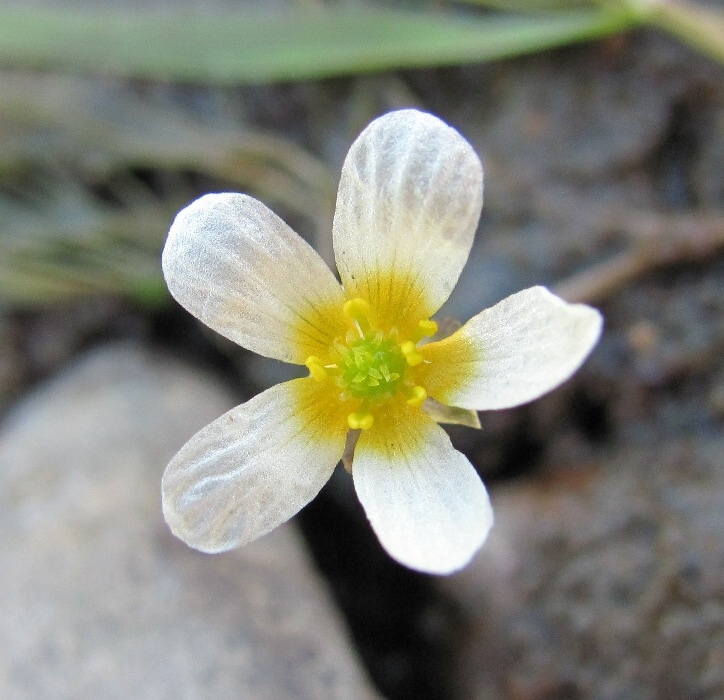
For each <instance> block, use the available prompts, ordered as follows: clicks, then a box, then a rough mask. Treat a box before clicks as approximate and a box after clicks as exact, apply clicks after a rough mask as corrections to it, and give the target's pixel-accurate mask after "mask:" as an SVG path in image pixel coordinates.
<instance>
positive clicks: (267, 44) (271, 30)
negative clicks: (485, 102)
mask: <svg viewBox="0 0 724 700" xmlns="http://www.w3.org/2000/svg"><path fill="white" fill-rule="evenodd" d="M636 21H637V20H636V19H635V16H634V15H633V14H632V13H630V12H628V11H627V10H625V9H622V8H619V9H612V8H592V9H573V10H570V11H563V12H559V13H556V14H553V15H538V16H531V17H528V16H495V15H480V14H460V15H451V14H442V13H441V14H432V13H425V14H423V13H420V12H400V11H389V10H384V9H379V8H372V7H366V8H365V7H359V8H356V9H352V8H350V9H340V8H337V9H332V8H329V9H321V8H320V10H319V11H310V10H304V11H302V10H294V11H292V10H290V11H285V12H280V13H270V14H268V15H263V16H262V15H259V14H254V15H249V14H243V13H226V14H223V13H221V14H220V13H206V14H198V13H189V12H180V11H179V12H175V13H173V14H171V13H166V14H158V13H156V14H150V13H141V12H135V13H128V12H125V13H118V12H115V13H113V12H109V11H108V10H106V9H96V8H88V9H87V10H85V11H84V12H82V13H80V12H71V11H68V10H64V11H60V10H52V9H37V8H31V7H29V8H22V9H0V65H3V66H5V67H32V68H40V69H45V70H54V71H58V70H61V71H71V72H82V73H105V74H111V75H117V76H135V77H146V78H156V79H168V80H180V81H190V82H203V83H207V84H217V85H219V84H234V83H241V82H264V81H278V80H296V79H303V78H318V77H324V76H331V75H340V74H350V73H358V72H367V71H377V70H384V69H392V68H402V67H408V68H409V67H416V66H418V67H419V66H433V65H452V64H458V63H466V62H474V61H486V60H493V59H500V58H504V57H509V56H517V55H520V54H524V53H530V52H535V51H539V50H542V49H546V48H550V47H554V46H560V45H565V44H569V43H571V42H575V41H582V40H586V39H592V38H596V37H601V36H605V35H608V34H611V33H615V32H618V31H621V30H623V29H626V28H628V27H630V26H632V25H633V24H635V23H636Z"/></svg>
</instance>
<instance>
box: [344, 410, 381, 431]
mask: <svg viewBox="0 0 724 700" xmlns="http://www.w3.org/2000/svg"><path fill="white" fill-rule="evenodd" d="M374 422H375V419H374V416H373V415H372V414H371V413H368V412H365V411H356V412H355V413H350V414H349V415H348V416H347V425H348V426H349V427H350V428H351V429H352V430H369V429H370V428H371V427H372V424H373V423H374Z"/></svg>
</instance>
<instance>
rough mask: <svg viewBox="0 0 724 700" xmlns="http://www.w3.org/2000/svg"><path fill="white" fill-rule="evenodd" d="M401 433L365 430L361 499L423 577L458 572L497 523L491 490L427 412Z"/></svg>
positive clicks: (404, 418)
mask: <svg viewBox="0 0 724 700" xmlns="http://www.w3.org/2000/svg"><path fill="white" fill-rule="evenodd" d="M413 412H414V413H413ZM393 429H394V432H393V430H385V431H380V432H377V431H376V428H372V429H371V430H369V431H363V433H362V435H361V437H360V440H359V442H358V443H357V448H356V450H355V456H354V464H353V472H352V473H353V476H354V485H355V488H356V490H357V495H358V496H359V499H360V501H361V502H362V505H363V506H364V509H365V511H366V513H367V517H368V518H369V520H370V523H371V524H372V527H373V529H374V531H375V533H376V534H377V537H378V538H379V540H380V542H381V543H382V546H383V547H384V548H385V549H386V550H387V552H388V553H389V554H390V556H391V557H393V558H394V559H396V560H397V561H399V562H400V563H401V564H404V565H405V566H409V567H410V568H411V569H417V570H418V571H425V572H428V573H433V574H448V573H451V572H453V571H456V570H458V569H460V568H462V567H463V566H465V565H466V564H467V563H468V562H469V561H470V559H471V558H472V556H473V554H474V553H475V552H476V551H477V549H478V548H479V547H480V546H481V545H482V544H483V542H484V541H485V538H486V537H487V536H488V532H489V530H490V528H491V526H492V524H493V512H492V508H491V506H490V500H489V498H488V494H487V491H486V490H485V487H484V486H483V483H482V482H481V481H480V478H479V477H478V475H477V473H476V472H475V470H474V469H473V467H472V465H471V464H470V462H468V460H467V459H466V458H465V456H464V455H462V454H461V453H460V452H458V451H457V450H456V449H455V448H453V446H452V444H451V443H450V438H448V436H447V434H446V433H445V431H444V430H443V429H442V428H440V427H439V426H438V425H437V424H436V423H435V422H434V421H433V420H432V419H431V418H428V417H427V416H426V415H425V414H423V413H422V412H421V411H420V410H419V409H409V410H407V411H403V412H402V415H400V416H399V418H398V416H395V424H394V426H393Z"/></svg>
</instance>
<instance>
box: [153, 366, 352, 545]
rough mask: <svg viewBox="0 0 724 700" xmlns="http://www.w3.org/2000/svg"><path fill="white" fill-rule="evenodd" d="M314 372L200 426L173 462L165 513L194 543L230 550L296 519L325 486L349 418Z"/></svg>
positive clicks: (167, 480) (168, 475) (165, 493)
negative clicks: (323, 391) (324, 394)
mask: <svg viewBox="0 0 724 700" xmlns="http://www.w3.org/2000/svg"><path fill="white" fill-rule="evenodd" d="M334 408H335V407H334V406H330V405H329V403H328V402H326V401H324V400H323V399H322V398H321V397H320V396H319V394H318V387H317V385H316V384H315V383H314V382H311V381H309V380H307V379H295V380H292V381H290V382H285V383H284V384H278V385H276V386H274V387H272V388H271V389H268V390H267V391H265V392H263V393H261V394H259V395H258V396H256V397H254V398H253V399H251V400H250V401H247V402H246V403H244V404H242V405H241V406H237V407H236V408H234V409H232V410H231V411H229V412H228V413H226V414H224V415H223V416H221V418H218V419H217V420H215V421H214V422H213V423H211V424H210V425H208V426H206V427H205V428H203V429H202V430H201V431H199V432H198V433H197V434H196V435H195V436H194V437H192V438H191V440H189V441H188V442H187V443H186V445H184V447H182V448H181V450H180V452H179V453H178V454H177V455H176V456H175V457H174V458H173V460H172V461H171V463H170V464H169V465H168V467H167V468H166V472H165V473H164V476H163V481H162V486H161V489H162V495H163V513H164V517H165V518H166V521H167V522H168V524H169V526H170V527H171V530H172V531H173V533H174V534H175V535H176V536H177V537H179V538H180V539H182V540H183V541H184V542H186V543H187V544H188V545H190V546H191V547H194V548H196V549H200V550H201V551H204V552H222V551H226V550H228V549H232V548H234V547H239V546H241V545H243V544H246V543H247V542H251V541H252V540H254V539H256V538H257V537H261V536H262V535H264V534H266V533H267V532H269V531H271V530H273V529H274V528H275V527H277V526H278V525H280V524H281V523H283V522H284V521H286V520H288V519H289V518H291V517H292V516H293V515H294V514H295V513H297V512H298V511H299V510H300V509H301V508H302V507H303V506H305V505H306V504H307V503H308V502H309V501H311V500H312V499H313V498H314V497H315V496H316V495H317V493H318V492H319V490H320V489H321V488H322V486H324V484H325V483H326V482H327V480H328V479H329V477H330V476H331V474H332V472H333V471H334V468H335V466H336V465H337V463H338V462H339V459H340V457H341V456H342V452H343V450H344V443H345V435H346V433H347V425H346V421H345V419H344V417H343V416H342V417H341V419H340V417H339V416H336V415H335V411H334Z"/></svg>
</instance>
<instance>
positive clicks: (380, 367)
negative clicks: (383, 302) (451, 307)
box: [304, 298, 437, 430]
mask: <svg viewBox="0 0 724 700" xmlns="http://www.w3.org/2000/svg"><path fill="white" fill-rule="evenodd" d="M343 311H344V314H345V315H346V316H347V318H349V319H350V321H351V326H350V329H349V330H348V332H347V335H346V337H345V338H344V339H341V338H336V339H335V340H334V342H333V343H332V345H331V346H330V348H329V351H328V354H327V356H326V357H325V358H320V357H317V356H316V355H310V356H309V357H308V358H307V360H306V362H305V363H304V364H305V365H306V366H307V368H308V369H309V375H310V376H311V377H313V378H314V379H316V380H317V381H319V382H324V381H330V382H331V384H330V388H331V389H333V391H334V394H335V398H336V400H338V401H340V402H342V403H343V404H346V405H347V406H348V407H349V408H354V410H352V411H350V413H349V414H348V415H347V423H348V425H349V427H350V428H353V429H362V430H367V429H369V428H371V427H372V425H373V423H374V413H375V412H376V409H378V408H379V407H380V406H382V405H383V404H385V403H387V402H388V401H390V399H392V398H393V397H395V396H396V395H398V394H399V393H402V394H403V395H404V396H405V398H406V400H407V403H408V404H410V405H411V406H417V407H419V406H422V403H423V402H424V401H425V399H426V398H427V391H425V388H424V387H422V386H420V385H418V384H416V383H415V381H414V368H415V367H416V366H417V365H419V364H420V363H422V362H424V361H425V358H424V357H423V355H422V351H421V349H420V348H419V347H418V345H417V344H418V343H419V342H420V340H422V339H423V338H424V337H428V336H431V335H434V334H435V333H437V323H435V321H430V320H424V321H420V323H419V324H418V327H417V330H416V332H415V333H414V335H413V337H412V338H408V339H402V338H400V337H399V333H398V331H397V329H396V328H393V329H391V330H390V331H389V332H388V333H384V332H383V331H381V330H379V329H377V328H375V327H374V325H373V323H372V310H371V308H370V305H369V304H368V303H367V302H366V301H365V300H364V299H361V298H355V299H350V300H349V301H347V302H346V303H345V305H344V307H343Z"/></svg>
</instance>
